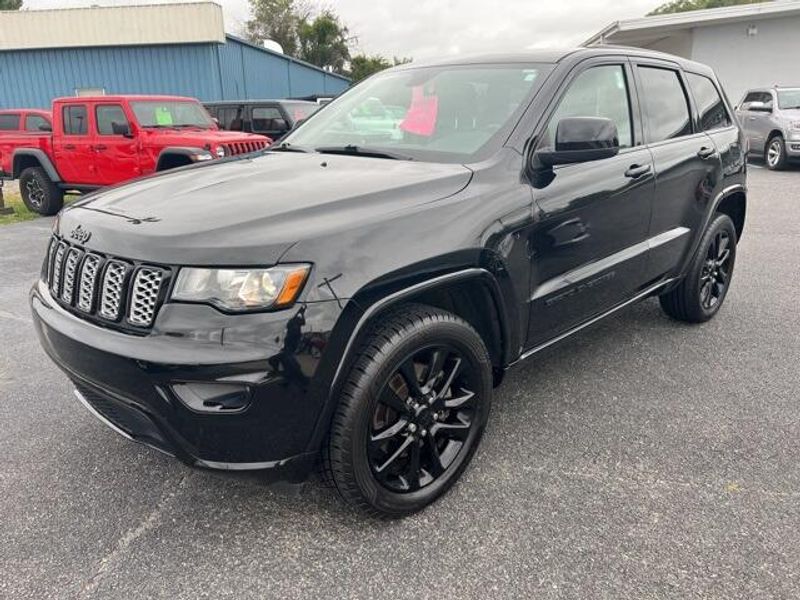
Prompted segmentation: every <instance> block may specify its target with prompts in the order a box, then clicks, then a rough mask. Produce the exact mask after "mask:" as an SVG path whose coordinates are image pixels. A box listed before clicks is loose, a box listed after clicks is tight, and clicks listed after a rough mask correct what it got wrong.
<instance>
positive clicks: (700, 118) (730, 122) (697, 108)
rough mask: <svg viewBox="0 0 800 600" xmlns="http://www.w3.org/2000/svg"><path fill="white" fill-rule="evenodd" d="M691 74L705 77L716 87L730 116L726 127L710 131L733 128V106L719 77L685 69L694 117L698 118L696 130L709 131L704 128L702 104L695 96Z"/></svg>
mask: <svg viewBox="0 0 800 600" xmlns="http://www.w3.org/2000/svg"><path fill="white" fill-rule="evenodd" d="M689 75H694V76H696V77H703V78H705V79H707V80H708V82H709V83H710V84H711V86H712V87H713V88H714V91H716V92H717V95H718V96H719V98H720V100H722V107H723V108H724V110H725V115H726V116H727V118H728V124H727V125H726V126H724V127H719V128H717V129H711V130H709V131H724V130H726V129H729V128H732V127H733V126H734V123H735V121H734V119H733V112H734V111H733V107H731V106H729V102H728V98H727V96H726V95H725V93H724V91H723V90H722V86H720V85H719V82H718V81H717V79H716V78H715V77H709V76H708V75H705V74H703V73H696V72H694V71H684V78H685V79H686V83H687V84H688V85H687V89H688V90H689V98H690V101H691V103H692V112H693V115H692V118H693V119H694V118H696V123H695V131H700V132H705V133H707V131H706V130H704V129H703V115H702V114H701V113H700V106H698V104H697V100H696V99H695V97H694V92H693V91H692V86H691V84H690V82H689V80H688V79H689Z"/></svg>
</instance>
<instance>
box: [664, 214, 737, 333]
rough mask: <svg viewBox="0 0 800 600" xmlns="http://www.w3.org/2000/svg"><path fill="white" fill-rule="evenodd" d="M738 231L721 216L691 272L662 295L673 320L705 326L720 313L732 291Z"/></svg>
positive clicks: (714, 221)
mask: <svg viewBox="0 0 800 600" xmlns="http://www.w3.org/2000/svg"><path fill="white" fill-rule="evenodd" d="M736 241H737V240H736V228H735V227H734V225H733V221H731V218H730V217H729V216H728V215H725V214H721V213H717V214H716V215H715V216H714V218H713V219H712V220H711V223H710V224H709V226H708V228H707V229H706V231H705V233H704V234H703V237H702V239H701V240H700V245H699V246H698V249H697V254H696V255H695V257H694V260H693V261H692V264H691V265H690V267H689V271H688V273H687V274H686V276H685V277H684V278H683V280H682V281H681V282H680V284H678V286H677V287H675V288H673V289H672V290H670V291H669V292H666V293H665V294H661V296H659V300H660V302H661V308H662V309H664V312H665V313H667V314H668V315H669V316H670V317H672V318H673V319H677V320H678V321H685V322H687V323H703V322H705V321H708V320H709V319H711V318H712V317H713V316H714V315H716V314H717V312H718V311H719V309H720V307H721V306H722V303H723V301H724V300H725V296H726V295H727V293H728V289H729V288H730V284H731V278H732V277H733V267H734V264H735V262H736Z"/></svg>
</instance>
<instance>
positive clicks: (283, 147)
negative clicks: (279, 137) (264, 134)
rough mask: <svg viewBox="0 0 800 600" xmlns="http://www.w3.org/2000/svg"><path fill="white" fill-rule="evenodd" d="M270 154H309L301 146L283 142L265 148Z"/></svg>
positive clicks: (306, 149)
mask: <svg viewBox="0 0 800 600" xmlns="http://www.w3.org/2000/svg"><path fill="white" fill-rule="evenodd" d="M267 150H269V151H270V152H303V153H304V154H308V153H309V152H311V150H309V149H308V148H303V147H302V146H294V145H292V144H290V143H289V142H283V143H281V144H278V145H277V146H270V147H269V148H267Z"/></svg>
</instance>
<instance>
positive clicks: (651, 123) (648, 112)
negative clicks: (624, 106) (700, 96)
mask: <svg viewBox="0 0 800 600" xmlns="http://www.w3.org/2000/svg"><path fill="white" fill-rule="evenodd" d="M639 77H640V79H641V81H642V88H643V90H642V95H643V96H644V103H643V105H642V109H643V112H644V120H645V123H646V125H647V128H648V131H649V136H648V140H649V141H650V142H651V143H654V142H661V141H663V140H671V139H674V138H677V137H681V136H684V135H689V134H690V133H692V122H691V117H690V116H689V104H688V102H687V101H686V92H685V91H684V89H683V84H682V83H681V80H680V77H679V76H678V72H677V71H673V70H672V69H660V68H657V67H639Z"/></svg>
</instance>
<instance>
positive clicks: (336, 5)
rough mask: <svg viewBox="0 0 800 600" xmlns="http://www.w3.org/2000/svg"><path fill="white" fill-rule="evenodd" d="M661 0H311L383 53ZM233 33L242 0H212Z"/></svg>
mask: <svg viewBox="0 0 800 600" xmlns="http://www.w3.org/2000/svg"><path fill="white" fill-rule="evenodd" d="M154 1H160V0H143V1H136V0H25V7H27V8H29V9H39V8H62V7H63V8H67V7H73V6H89V5H102V6H107V5H115V4H137V3H139V4H152V3H154ZM664 1H665V0H616V1H613V0H546V1H545V0H494V1H492V0H321V1H315V0H310V3H311V4H312V5H317V6H323V7H327V8H330V9H332V10H333V11H334V12H336V13H337V14H339V16H340V17H341V18H342V21H343V22H344V23H345V24H346V25H347V26H348V27H349V28H350V33H351V35H355V36H356V37H357V41H356V43H355V49H356V51H357V52H359V51H360V52H365V53H368V54H382V55H384V56H386V57H392V56H398V57H409V58H417V59H423V58H436V57H441V56H446V55H453V54H482V53H491V52H521V51H525V50H531V49H536V48H546V47H561V48H563V47H568V46H575V45H579V44H580V43H581V42H583V41H584V40H586V39H587V38H588V37H590V36H591V35H592V34H594V33H596V32H597V31H599V30H600V29H602V28H603V27H605V26H606V25H608V24H609V23H611V22H613V21H617V20H621V19H630V18H636V17H641V16H644V15H645V14H646V13H648V12H649V11H650V10H652V9H653V8H655V7H656V6H658V5H659V4H662V3H663V2H664ZM217 3H218V4H221V5H222V7H223V10H224V12H225V27H226V29H227V30H228V31H229V32H231V33H240V32H241V30H242V28H243V25H244V23H245V22H246V21H247V20H248V18H249V3H248V0H217Z"/></svg>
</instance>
